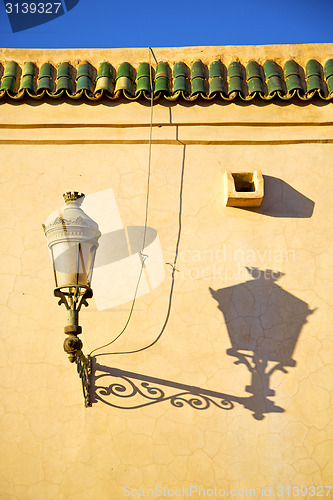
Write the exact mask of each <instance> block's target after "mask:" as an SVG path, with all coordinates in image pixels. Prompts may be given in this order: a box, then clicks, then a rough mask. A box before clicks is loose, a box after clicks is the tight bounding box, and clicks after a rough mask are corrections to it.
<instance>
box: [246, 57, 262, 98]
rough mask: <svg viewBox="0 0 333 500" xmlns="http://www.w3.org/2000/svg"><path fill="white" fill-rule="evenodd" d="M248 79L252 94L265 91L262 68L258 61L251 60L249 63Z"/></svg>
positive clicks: (247, 67) (247, 69) (247, 68)
mask: <svg viewBox="0 0 333 500" xmlns="http://www.w3.org/2000/svg"><path fill="white" fill-rule="evenodd" d="M246 81H247V86H248V90H249V94H250V95H252V94H255V93H264V86H263V78H262V69H261V66H260V65H259V64H258V63H257V62H256V61H250V62H249V63H248V64H247V66H246Z"/></svg>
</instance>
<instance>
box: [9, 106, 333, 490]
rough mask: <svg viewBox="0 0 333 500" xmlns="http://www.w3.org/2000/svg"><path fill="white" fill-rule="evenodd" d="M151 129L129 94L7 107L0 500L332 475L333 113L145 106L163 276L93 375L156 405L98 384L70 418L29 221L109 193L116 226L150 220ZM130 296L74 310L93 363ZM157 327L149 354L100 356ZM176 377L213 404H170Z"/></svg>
mask: <svg viewBox="0 0 333 500" xmlns="http://www.w3.org/2000/svg"><path fill="white" fill-rule="evenodd" d="M149 118H150V115H149V108H147V107H144V106H142V105H140V104H137V103H131V104H124V105H117V106H115V107H112V106H108V107H107V106H102V105H101V106H97V107H89V106H86V105H80V106H71V105H68V104H61V105H57V106H51V105H48V104H43V105H38V106H29V105H27V104H24V105H20V106H10V105H1V107H0V122H1V123H2V125H1V129H0V148H1V171H2V175H1V196H0V203H1V214H2V237H1V289H0V294H1V337H0V343H1V346H0V358H1V378H0V380H1V382H0V385H1V398H0V412H1V413H0V429H1V452H0V499H1V500H7V499H8V500H9V499H18V500H26V499H29V500H30V499H31V500H39V499H41V500H42V499H43V500H44V499H56V500H58V499H59V500H65V499H66V500H69V499H70V500H78V499H80V500H90V499H94V498H98V499H101V500H102V499H110V498H114V499H117V500H118V499H121V498H123V487H124V486H129V487H131V488H136V489H137V490H139V488H144V489H145V490H144V491H143V490H142V491H143V492H146V488H154V487H156V486H162V487H166V488H174V489H175V488H181V487H182V486H184V487H185V488H189V487H190V486H193V487H195V486H196V487H199V486H201V487H202V488H205V489H206V490H207V489H209V488H214V487H217V488H218V489H220V488H224V489H225V491H226V496H227V494H229V493H230V492H229V490H230V488H235V489H236V490H238V489H240V488H241V489H243V490H244V491H245V490H246V489H247V488H254V489H255V493H256V497H257V498H258V497H260V496H262V495H261V488H262V487H265V488H268V487H269V486H272V490H271V498H280V497H281V496H279V497H278V496H277V493H278V492H281V490H278V489H277V488H278V486H282V487H284V488H286V487H288V486H292V485H298V486H303V485H304V486H307V487H309V486H311V485H314V486H316V487H317V486H320V485H323V486H325V485H330V484H332V477H333V460H332V455H333V454H332V443H333V426H332V380H333V377H332V348H333V340H332V336H331V324H332V320H333V314H332V300H333V299H332V297H333V280H332V273H331V263H332V257H333V214H332V195H331V186H332V183H333V173H332V165H331V158H332V155H333V144H332V143H333V134H332V128H331V123H332V122H333V111H332V105H331V104H330V105H326V106H323V105H320V106H319V105H316V104H311V105H307V106H295V105H287V106H280V105H279V106H276V105H274V104H269V105H267V106H263V107H257V106H255V105H250V106H246V107H242V106H237V105H234V104H232V105H228V106H224V107H220V106H218V105H212V106H207V107H198V106H193V107H183V106H180V105H176V106H173V107H171V108H168V107H164V106H160V105H157V106H156V108H155V110H154V123H158V126H156V127H154V130H153V145H152V164H151V179H150V198H149V219H148V223H149V225H150V226H152V227H154V228H155V229H156V230H157V231H158V235H159V238H160V242H161V246H162V250H163V257H164V262H165V266H164V267H165V279H164V281H163V283H162V284H161V285H160V286H159V287H157V288H155V289H154V290H152V291H151V292H150V293H148V294H146V295H144V296H142V297H140V298H139V299H138V300H137V302H136V305H135V310H134V314H133V317H132V319H131V322H130V324H129V326H128V328H127V329H126V331H125V333H124V334H123V335H122V336H121V337H120V338H119V340H118V341H117V342H116V343H114V344H112V345H111V346H109V347H108V348H105V349H103V350H101V351H98V352H97V353H96V355H97V354H99V355H97V356H96V357H95V358H94V366H95V370H96V371H95V376H98V375H101V374H104V375H105V376H104V377H103V378H100V379H98V381H97V380H96V383H95V385H96V386H97V385H99V386H104V387H106V388H107V387H109V385H110V384H112V383H114V382H117V381H118V382H119V383H120V382H121V380H120V379H119V378H116V377H115V376H112V372H111V369H112V368H117V369H119V370H123V371H126V372H131V373H132V375H133V377H134V378H133V377H132V378H131V380H132V382H133V383H134V384H135V385H136V387H141V390H142V392H144V393H145V394H148V395H149V396H150V397H153V396H154V393H149V392H148V393H147V391H145V390H144V388H143V387H142V386H141V385H140V384H141V382H147V381H148V382H149V383H150V386H152V387H155V388H157V389H156V390H160V391H163V392H164V393H165V398H169V399H166V400H165V401H161V402H158V403H154V404H151V405H147V406H142V405H145V404H147V403H148V402H149V401H150V400H148V399H147V398H144V397H142V396H140V394H136V395H135V396H134V397H132V398H127V399H126V398H120V397H113V398H112V397H111V396H110V394H109V395H108V394H106V393H105V391H104V393H103V390H96V393H95V397H96V402H95V403H94V404H93V406H92V408H88V409H85V408H84V407H83V398H82V393H81V387H80V380H79V379H78V377H77V374H76V372H75V367H74V366H73V365H70V364H69V362H68V361H67V358H66V355H65V353H64V352H63V350H62V342H63V337H64V335H63V326H64V324H65V319H66V313H65V309H64V308H63V306H62V308H60V307H58V306H57V301H56V299H55V298H54V297H53V295H52V290H53V275H52V270H51V267H50V260H49V256H48V252H47V247H46V240H45V237H44V235H43V232H42V229H41V224H42V222H44V220H45V218H46V217H47V216H48V215H49V214H50V213H51V212H52V211H53V210H54V209H55V208H56V207H58V206H60V205H61V204H62V200H61V195H62V193H63V192H64V191H66V190H68V189H72V190H74V189H76V190H81V191H83V192H84V193H86V194H91V193H93V192H98V191H100V190H103V189H107V188H112V189H113V192H114V195H115V198H116V201H117V205H118V209H119V211H120V214H121V217H122V220H123V222H124V224H126V225H140V224H143V223H144V220H145V204H146V189H147V168H148V139H149V128H148V127H147V124H148V123H149ZM133 121H135V122H136V124H137V125H139V126H137V127H133V128H132V127H131V123H132V122H133ZM45 123H48V124H50V123H53V124H54V128H47V129H46V128H44V127H43V124H45ZM91 123H95V124H97V125H98V123H103V124H106V125H108V126H104V127H103V128H100V129H99V128H98V126H97V127H94V128H91V127H89V125H90V124H91ZM121 123H122V124H123V125H124V124H125V125H126V126H125V127H124V126H122V127H119V126H118V125H117V124H121ZM64 124H66V127H64V126H63V125H64ZM75 124H85V127H83V128H80V129H79V128H78V127H75ZM319 124H320V126H319ZM21 125H24V126H23V127H21ZM240 138H241V139H242V144H240V143H239V139H240ZM108 142H109V143H108ZM225 169H231V170H233V169H234V170H237V171H243V170H249V171H253V170H255V169H261V170H262V172H263V174H264V175H265V176H266V179H265V183H266V184H265V185H266V188H267V189H266V197H265V199H264V203H263V206H262V209H260V210H257V211H250V210H241V209H235V208H225V207H224V206H223V172H224V170H225ZM178 240H179V245H178V247H177V241H178ZM176 248H177V250H178V253H177V255H178V258H177V261H176V264H175V272H174V285H173V286H172V272H173V268H172V265H171V264H172V263H173V262H174V258H175V250H176ZM246 267H248V268H258V269H260V270H261V271H263V272H265V271H266V275H264V274H263V275H260V277H259V274H258V273H259V271H257V272H256V273H257V274H256V273H254V274H253V277H251V276H250V274H249V272H248V271H247V270H246ZM267 270H273V271H275V274H274V275H272V274H271V273H270V272H269V271H267ZM252 272H253V271H252ZM278 273H283V275H280V274H278ZM255 278H257V279H255ZM244 283H245V285H244ZM170 304H171V309H170V311H169V308H170ZM130 305H131V304H130V303H126V304H122V305H119V306H117V307H115V308H113V309H109V310H104V311H97V309H96V306H95V304H94V301H93V300H91V301H90V305H89V307H88V308H87V309H85V310H83V311H82V313H81V325H82V327H83V334H82V340H83V343H84V351H85V352H86V353H88V352H89V351H90V350H92V349H94V348H95V347H97V346H99V345H101V344H104V343H106V342H108V341H110V340H111V339H112V338H113V337H114V336H116V335H117V334H118V333H119V332H120V331H121V329H122V328H123V326H124V324H125V322H126V320H127V317H128V314H129V309H130ZM225 319H227V322H226V321H225ZM161 332H162V334H161V336H160V338H159V340H158V342H156V343H155V344H154V345H153V346H152V347H150V348H148V349H145V350H142V351H140V352H137V353H133V354H126V355H115V354H112V353H117V352H121V351H133V350H136V349H141V348H143V347H145V346H148V345H149V344H151V343H152V342H153V341H154V340H155V339H156V338H157V337H158V336H159V335H160V333H161ZM258 332H259V333H258ZM260 332H264V333H260ZM263 336H264V337H265V338H266V339H267V342H268V343H267V344H265V347H264V348H262V347H261V344H260V342H261V340H262V338H263ZM253 338H255V339H257V343H256V342H254V343H253ZM280 339H281V349H282V348H283V346H285V345H286V344H285V343H283V342H287V345H288V346H289V345H290V346H292V347H291V348H290V349H289V351H288V352H287V353H284V354H283V355H282V354H281V350H280V349H279V346H280V344H279V342H280ZM288 339H290V343H288ZM232 342H233V344H232ZM232 346H233V347H234V348H235V349H234V351H230V349H231V348H232ZM236 347H237V348H238V357H237V353H236V350H237V349H236ZM240 347H244V348H245V349H243V350H242V349H239V348H240ZM246 347H252V351H251V349H246ZM239 352H242V353H243V354H244V353H245V354H251V355H252V357H253V356H254V358H255V359H254V358H252V359H251V358H244V357H243V358H242V357H241V354H239ZM265 353H268V354H269V356H268V358H269V359H268V363H267V367H265V366H263V358H264V357H265ZM274 353H275V354H274ZM101 354H103V355H101ZM246 360H247V364H246ZM237 361H238V364H235V362H237ZM255 361H256V363H257V368H256V369H254V368H253V367H254V362H255ZM274 367H275V368H277V367H279V368H281V369H275V370H274V369H273V368H274ZM97 368H98V370H99V371H98V370H97ZM269 370H272V373H271V374H269V373H268V372H269ZM119 373H120V372H118V375H119ZM135 377H136V378H135ZM149 377H150V379H149ZM129 378H130V377H129ZM152 378H154V379H155V380H152ZM156 379H159V380H158V381H157V380H156ZM123 383H125V382H124V381H123ZM188 386H195V387H196V388H199V389H200V391H201V394H202V393H204V394H206V396H207V394H208V395H209V398H210V400H209V401H208V405H207V401H206V402H205V400H204V399H202V397H201V399H200V397H199V396H193V395H192V396H184V398H185V399H187V401H190V400H191V399H194V401H192V405H191V404H189V403H188V402H183V406H177V400H175V402H174V405H173V404H172V403H171V397H172V395H175V394H180V393H186V392H187V391H188ZM127 387H129V385H128V384H127ZM199 389H194V390H192V392H196V394H198V392H199V393H200V391H199ZM205 391H206V393H205ZM207 391H210V392H208V393H207ZM251 391H252V392H251ZM274 391H275V392H274ZM155 394H156V393H155ZM223 394H226V395H229V396H230V398H231V399H229V400H230V401H231V402H232V405H233V407H232V408H230V409H228V410H226V409H224V408H223V407H224V406H227V407H228V408H229V407H230V405H227V404H225V403H222V404H221V403H220V400H221V399H223V398H222V396H223ZM219 395H220V397H218V396H219ZM195 399H198V401H201V406H200V403H198V402H197V403H196V402H195ZM178 401H180V400H179V399H178ZM110 404H112V405H114V406H110ZM232 405H231V406H232ZM115 406H127V409H120V408H116V407H115ZM131 406H137V408H133V409H131V408H130V407H131ZM195 406H197V408H195ZM206 406H207V407H206ZM200 408H202V409H200ZM254 415H255V416H256V417H257V418H254ZM262 417H264V418H262ZM193 491H194V490H193ZM319 491H320V490H316V492H317V493H318V492H319ZM326 492H327V490H324V496H326ZM138 493H139V492H138ZM141 493H142V492H141ZM146 494H147V493H146ZM237 495H238V497H241V496H242V495H241V494H238V493H237ZM202 496H203V493H202V494H201V496H200V497H199V493H198V492H197V493H194V492H193V493H192V498H201V497H202ZM229 496H230V494H229ZM243 496H245V493H244V495H243ZM310 496H311V495H310V490H309V492H308V497H309V498H310ZM150 497H152V495H151V493H150ZM252 497H253V493H252ZM282 497H283V498H288V495H287V489H284V490H283V495H282Z"/></svg>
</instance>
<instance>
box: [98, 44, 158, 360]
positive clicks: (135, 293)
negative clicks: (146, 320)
mask: <svg viewBox="0 0 333 500" xmlns="http://www.w3.org/2000/svg"><path fill="white" fill-rule="evenodd" d="M148 49H149V51H148V61H149V79H150V94H151V99H150V132H149V152H148V172H147V192H146V208H145V223H144V232H143V240H142V248H141V251H140V255H141V269H140V273H139V277H138V281H137V284H136V287H135V291H134V297H133V300H132V305H131V309H130V312H129V315H128V318H127V321H126V323H125V326H124V327H123V329H122V330H121V332H120V333H118V335H117V336H116V337H115V338H114V339H113V340H111V341H110V342H108V343H107V344H104V345H102V346H100V347H96V348H95V349H93V350H92V351H90V353H89V355H88V356H91V355H92V353H93V352H96V351H99V350H100V349H103V348H104V347H108V346H109V345H111V344H113V343H114V342H115V341H116V340H117V339H119V337H120V336H121V335H122V334H123V333H124V332H125V330H126V328H127V327H128V325H129V322H130V320H131V318H132V314H133V311H134V305H135V301H136V297H137V293H138V289H139V285H140V281H141V277H142V273H143V269H144V266H145V261H146V259H147V258H148V255H146V254H144V253H143V250H144V248H145V244H146V235H147V226H148V212H149V193H150V177H151V149H152V147H151V146H152V137H153V109H154V92H153V75H152V67H151V54H153V56H154V59H155V61H156V58H155V55H154V53H153V51H152V49H151V47H148ZM156 62H157V61H156Z"/></svg>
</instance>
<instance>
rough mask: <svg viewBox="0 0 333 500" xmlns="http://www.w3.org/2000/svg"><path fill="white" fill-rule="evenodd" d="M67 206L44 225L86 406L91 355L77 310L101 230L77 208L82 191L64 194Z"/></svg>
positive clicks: (86, 291)
mask: <svg viewBox="0 0 333 500" xmlns="http://www.w3.org/2000/svg"><path fill="white" fill-rule="evenodd" d="M63 196H64V198H65V202H66V208H65V209H64V211H63V213H62V214H61V215H60V216H58V217H56V218H55V219H54V220H53V221H52V222H50V223H49V224H48V225H47V226H46V227H45V226H44V231H45V236H46V238H47V240H48V247H49V249H50V252H51V257H52V264H53V270H54V279H55V286H56V287H55V290H54V295H55V296H56V297H59V298H60V300H59V305H61V304H64V305H65V307H66V309H67V313H68V322H67V326H65V333H66V334H67V335H68V337H66V339H65V341H64V350H65V351H66V353H67V354H68V356H69V361H70V362H71V363H74V362H75V363H76V364H77V370H78V373H79V375H80V377H81V380H82V387H83V394H84V398H85V406H91V400H90V391H89V389H90V359H89V357H88V358H87V357H86V356H84V354H83V352H82V342H81V340H80V339H79V337H78V335H79V334H80V333H81V332H82V328H81V326H79V311H80V309H81V306H82V305H85V306H88V302H87V299H90V298H91V297H92V289H91V278H92V272H93V266H94V260H95V254H96V250H97V247H98V239H99V237H100V236H101V233H100V231H99V229H98V225H97V224H96V222H94V221H93V220H92V219H91V218H90V217H88V215H87V214H85V213H84V211H83V210H82V209H81V208H80V205H81V203H82V201H83V198H84V194H80V193H78V192H76V191H74V192H73V193H72V192H67V193H65V194H64V195H63Z"/></svg>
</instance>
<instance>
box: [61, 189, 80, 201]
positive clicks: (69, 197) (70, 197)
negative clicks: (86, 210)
mask: <svg viewBox="0 0 333 500" xmlns="http://www.w3.org/2000/svg"><path fill="white" fill-rule="evenodd" d="M63 197H64V200H65V202H66V203H70V202H71V201H76V200H79V199H81V203H82V201H83V198H84V197H85V195H84V194H83V193H79V192H78V191H73V192H71V191H67V193H64V194H63Z"/></svg>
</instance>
